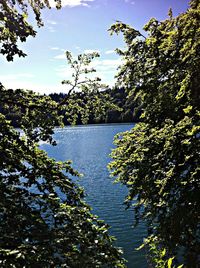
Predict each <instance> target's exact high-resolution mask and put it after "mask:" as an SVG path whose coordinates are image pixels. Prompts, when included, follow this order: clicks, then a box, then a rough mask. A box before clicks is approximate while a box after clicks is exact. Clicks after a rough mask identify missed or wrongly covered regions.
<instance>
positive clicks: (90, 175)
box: [41, 124, 147, 268]
mask: <svg viewBox="0 0 200 268" xmlns="http://www.w3.org/2000/svg"><path fill="white" fill-rule="evenodd" d="M132 127H133V125H132V124H107V125H87V126H75V127H65V128H63V129H60V128H58V129H56V130H55V135H54V138H55V139H56V141H57V144H58V145H57V146H56V147H52V146H50V145H47V144H42V145H41V147H42V148H43V149H45V150H46V151H47V153H48V155H49V156H50V157H53V158H55V159H56V160H62V161H65V160H69V159H71V160H72V161H73V167H74V168H75V169H77V170H78V171H79V173H83V174H84V177H83V178H82V179H81V180H80V184H81V185H82V186H83V187H84V188H85V192H86V195H87V196H86V201H87V203H88V204H90V205H91V206H92V208H93V213H94V214H97V215H98V216H99V217H100V218H101V219H103V220H105V221H106V223H108V224H109V225H110V226H111V229H110V233H111V234H112V235H114V236H115V237H116V238H117V242H116V243H117V245H118V246H120V247H122V248H123V250H124V256H125V258H126V259H127V260H128V265H127V266H128V267H129V268H143V267H144V268H145V267H147V265H146V261H145V257H144V252H142V251H136V250H134V249H135V248H137V247H138V246H139V245H140V244H141V243H142V241H143V237H144V236H145V227H144V225H142V224H141V225H140V226H139V227H137V228H136V229H133V228H132V224H133V218H134V215H133V211H131V210H125V206H124V205H123V200H124V198H125V196H126V194H127V189H126V188H125V187H124V186H122V185H120V184H113V179H111V178H110V177H109V172H108V170H107V164H108V163H109V161H110V160H111V159H110V157H109V154H110V152H111V149H112V148H113V147H114V145H113V143H112V142H113V138H114V136H115V135H116V134H117V133H119V132H123V131H126V130H129V129H131V128H132Z"/></svg>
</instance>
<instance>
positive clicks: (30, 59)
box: [0, 0, 188, 94]
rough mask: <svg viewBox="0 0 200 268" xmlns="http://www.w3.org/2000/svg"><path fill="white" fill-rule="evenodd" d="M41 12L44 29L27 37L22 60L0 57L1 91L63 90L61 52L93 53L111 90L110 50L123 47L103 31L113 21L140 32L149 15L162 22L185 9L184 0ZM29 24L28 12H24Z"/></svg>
mask: <svg viewBox="0 0 200 268" xmlns="http://www.w3.org/2000/svg"><path fill="white" fill-rule="evenodd" d="M50 2H51V4H52V8H51V9H50V10H48V9H45V10H43V11H42V18H43V22H44V27H42V28H36V31H37V35H36V37H35V38H32V37H29V38H28V40H27V42H26V43H21V44H19V45H20V48H22V49H23V50H24V52H25V53H27V55H28V56H27V57H25V58H18V57H17V56H16V57H15V59H14V61H13V62H7V61H6V60H5V58H4V57H3V56H0V61H1V67H0V70H1V71H0V81H1V82H2V83H3V85H4V86H5V87H6V88H12V89H16V88H23V89H30V90H33V91H36V92H39V93H42V94H43V93H45V94H49V93H53V92H56V93H59V92H66V90H67V88H66V85H62V84H61V81H62V80H64V79H71V70H70V68H69V66H68V64H67V61H66V58H65V51H66V50H68V51H71V52H72V54H73V56H77V55H78V54H81V53H87V52H92V51H98V52H99V53H100V55H101V57H100V58H98V59H95V61H94V62H93V64H92V65H93V67H94V68H96V70H97V72H96V74H95V75H96V76H99V77H100V78H101V79H102V82H103V83H106V84H108V85H109V86H113V85H114V83H115V79H114V76H115V74H116V73H117V67H118V66H119V65H120V63H121V59H120V58H119V56H118V55H117V54H116V52H115V49H116V48H123V47H125V44H124V42H123V36H122V35H119V36H116V35H113V36H110V34H109V32H108V29H109V27H110V26H111V25H112V24H113V23H115V22H116V21H117V20H119V21H122V22H124V23H127V24H129V25H131V26H132V27H134V28H135V29H138V30H139V31H142V28H143V26H144V25H145V23H147V22H148V20H149V19H150V18H152V17H154V18H157V19H158V20H164V19H166V18H167V14H168V10H169V8H170V7H171V8H172V10H173V15H174V16H176V15H178V14H180V13H182V12H184V11H186V9H187V8H188V0H62V5H63V7H62V9H61V10H57V9H56V8H55V7H54V2H53V0H50ZM29 20H30V21H33V14H30V18H29Z"/></svg>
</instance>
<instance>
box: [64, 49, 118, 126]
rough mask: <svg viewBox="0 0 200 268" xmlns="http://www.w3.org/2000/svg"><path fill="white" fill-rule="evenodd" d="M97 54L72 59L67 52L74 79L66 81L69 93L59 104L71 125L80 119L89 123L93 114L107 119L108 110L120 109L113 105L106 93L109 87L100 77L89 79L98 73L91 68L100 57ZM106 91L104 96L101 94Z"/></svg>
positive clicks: (84, 122) (82, 55)
mask: <svg viewBox="0 0 200 268" xmlns="http://www.w3.org/2000/svg"><path fill="white" fill-rule="evenodd" d="M99 56H100V55H99V54H98V53H97V52H93V53H88V54H80V55H78V56H77V59H74V58H73V57H72V54H71V53H70V52H69V51H66V58H67V62H68V64H69V65H70V67H71V69H72V79H71V80H64V81H62V84H66V85H67V86H68V87H69V88H68V93H67V95H66V97H65V98H64V99H63V100H62V101H61V102H60V103H59V107H61V109H62V112H63V111H65V115H66V116H67V120H68V122H69V123H71V124H76V123H77V122H78V119H79V120H80V121H81V122H82V123H83V124H86V123H88V121H89V119H90V115H91V113H92V112H93V113H94V116H95V117H96V118H99V117H105V114H106V112H107V110H109V109H113V108H114V109H118V107H117V106H116V105H114V104H113V103H112V100H111V99H110V96H109V95H108V94H106V93H105V89H107V87H108V86H107V85H105V84H102V83H101V79H100V78H99V77H89V75H90V74H93V73H94V72H96V70H95V69H94V68H91V67H90V65H91V62H92V60H93V59H94V58H96V57H99ZM101 91H104V94H103V95H102V94H101Z"/></svg>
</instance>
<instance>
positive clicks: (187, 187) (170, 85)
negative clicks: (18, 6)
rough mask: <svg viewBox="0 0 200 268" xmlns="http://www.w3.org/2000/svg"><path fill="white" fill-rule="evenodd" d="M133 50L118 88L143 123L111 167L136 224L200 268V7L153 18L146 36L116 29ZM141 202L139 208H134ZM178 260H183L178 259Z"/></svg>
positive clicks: (120, 146)
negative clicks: (124, 90)
mask: <svg viewBox="0 0 200 268" xmlns="http://www.w3.org/2000/svg"><path fill="white" fill-rule="evenodd" d="M110 30H111V33H114V32H115V33H117V34H118V33H121V32H122V33H123V36H124V39H125V42H126V45H127V49H126V50H125V51H122V50H118V52H119V54H120V55H121V56H122V57H123V59H124V65H123V66H122V67H121V69H120V72H119V74H118V80H119V83H120V84H122V85H124V86H125V87H126V88H127V91H128V93H129V96H133V97H134V100H135V101H136V102H137V103H138V105H142V110H143V112H142V115H141V118H142V120H143V121H142V122H141V123H139V124H137V125H136V127H135V128H134V129H132V130H131V131H130V132H125V133H121V134H119V135H118V136H117V137H116V139H115V144H116V146H117V148H116V149H115V150H114V151H113V152H112V157H113V159H114V161H113V162H112V163H111V164H110V168H111V169H113V175H115V176H117V180H118V181H120V182H121V183H123V184H125V185H126V186H127V187H128V188H129V195H128V196H127V199H126V202H127V204H129V205H131V204H132V205H133V206H134V207H135V215H136V216H135V218H136V224H137V223H138V221H139V220H140V219H144V220H145V221H146V222H147V225H148V231H149V235H151V236H153V237H154V238H156V241H157V242H156V244H155V246H156V248H157V249H159V248H161V249H166V251H167V253H166V258H167V256H168V257H173V256H175V257H176V258H175V259H174V260H175V261H176V262H180V263H181V262H182V261H183V262H184V264H185V265H186V266H187V267H197V266H198V264H199V258H200V255H199V252H200V228H199V227H200V214H199V212H200V180H199V176H200V169H199V166H200V157H199V151H200V140H199V137H200V94H199V93H200V87H199V85H200V84H199V80H200V72H199V67H198V66H199V65H200V54H199V49H200V41H199V40H200V3H199V1H198V0H192V1H191V2H190V8H189V9H188V10H187V12H185V13H182V14H180V15H179V16H177V17H173V16H172V11H171V10H170V12H169V18H168V19H166V20H164V21H161V22H160V21H158V20H156V19H154V18H153V19H151V20H150V21H149V22H148V23H147V24H146V25H145V26H144V31H145V32H146V34H145V35H146V36H142V35H141V34H140V33H139V32H138V31H136V30H135V29H133V28H132V27H130V26H129V25H126V24H123V23H121V22H117V23H116V24H115V25H113V26H111V29H110ZM134 200H135V201H134ZM178 256H182V257H181V258H179V257H178Z"/></svg>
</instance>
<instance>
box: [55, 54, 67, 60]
mask: <svg viewBox="0 0 200 268" xmlns="http://www.w3.org/2000/svg"><path fill="white" fill-rule="evenodd" d="M54 59H56V60H65V59H66V56H65V54H64V53H62V54H59V55H56V56H55V57H54Z"/></svg>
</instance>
